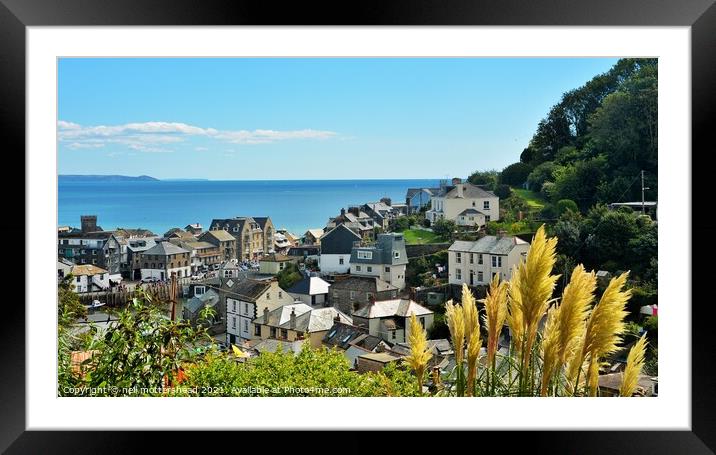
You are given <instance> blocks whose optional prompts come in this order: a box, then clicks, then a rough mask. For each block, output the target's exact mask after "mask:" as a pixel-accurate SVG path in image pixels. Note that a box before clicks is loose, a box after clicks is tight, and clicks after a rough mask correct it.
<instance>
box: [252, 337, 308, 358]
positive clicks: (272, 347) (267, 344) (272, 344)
mask: <svg viewBox="0 0 716 455" xmlns="http://www.w3.org/2000/svg"><path fill="white" fill-rule="evenodd" d="M304 341H305V340H296V341H287V340H274V339H273V338H267V339H265V340H261V341H259V342H258V343H256V344H255V345H254V346H253V349H255V350H256V351H258V352H276V351H277V350H279V349H280V350H281V351H283V352H293V353H294V354H298V353H299V352H301V348H302V346H303V343H304Z"/></svg>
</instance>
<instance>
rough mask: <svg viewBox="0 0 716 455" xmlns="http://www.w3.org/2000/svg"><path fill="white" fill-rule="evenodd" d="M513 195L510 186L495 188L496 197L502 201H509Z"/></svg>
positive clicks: (501, 185) (500, 185) (502, 184)
mask: <svg viewBox="0 0 716 455" xmlns="http://www.w3.org/2000/svg"><path fill="white" fill-rule="evenodd" d="M511 194H512V188H510V186H509V185H505V184H504V183H501V184H499V185H497V188H495V195H496V196H497V197H499V198H500V199H507V198H508V197H510V195H511Z"/></svg>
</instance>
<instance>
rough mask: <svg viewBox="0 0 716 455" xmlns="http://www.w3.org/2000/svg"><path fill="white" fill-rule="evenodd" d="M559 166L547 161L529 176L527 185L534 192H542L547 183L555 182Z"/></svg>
mask: <svg viewBox="0 0 716 455" xmlns="http://www.w3.org/2000/svg"><path fill="white" fill-rule="evenodd" d="M558 167H559V166H557V165H556V164H554V162H552V161H546V162H544V163H542V164H540V165H538V166H537V167H535V168H534V169H532V172H530V174H529V175H528V176H527V184H528V185H529V187H530V189H531V190H532V191H540V190H541V189H542V185H544V183H545V182H553V181H554V174H555V172H556V171H557V169H558Z"/></svg>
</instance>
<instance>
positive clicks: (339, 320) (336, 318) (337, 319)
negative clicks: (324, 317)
mask: <svg viewBox="0 0 716 455" xmlns="http://www.w3.org/2000/svg"><path fill="white" fill-rule="evenodd" d="M333 322H341V315H340V314H338V313H336V316H335V317H334V318H333Z"/></svg>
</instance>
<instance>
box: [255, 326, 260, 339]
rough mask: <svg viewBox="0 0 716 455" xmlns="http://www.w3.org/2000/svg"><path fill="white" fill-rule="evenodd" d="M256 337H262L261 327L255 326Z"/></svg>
mask: <svg viewBox="0 0 716 455" xmlns="http://www.w3.org/2000/svg"><path fill="white" fill-rule="evenodd" d="M254 336H257V337H260V336H261V326H260V325H258V324H254Z"/></svg>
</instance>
